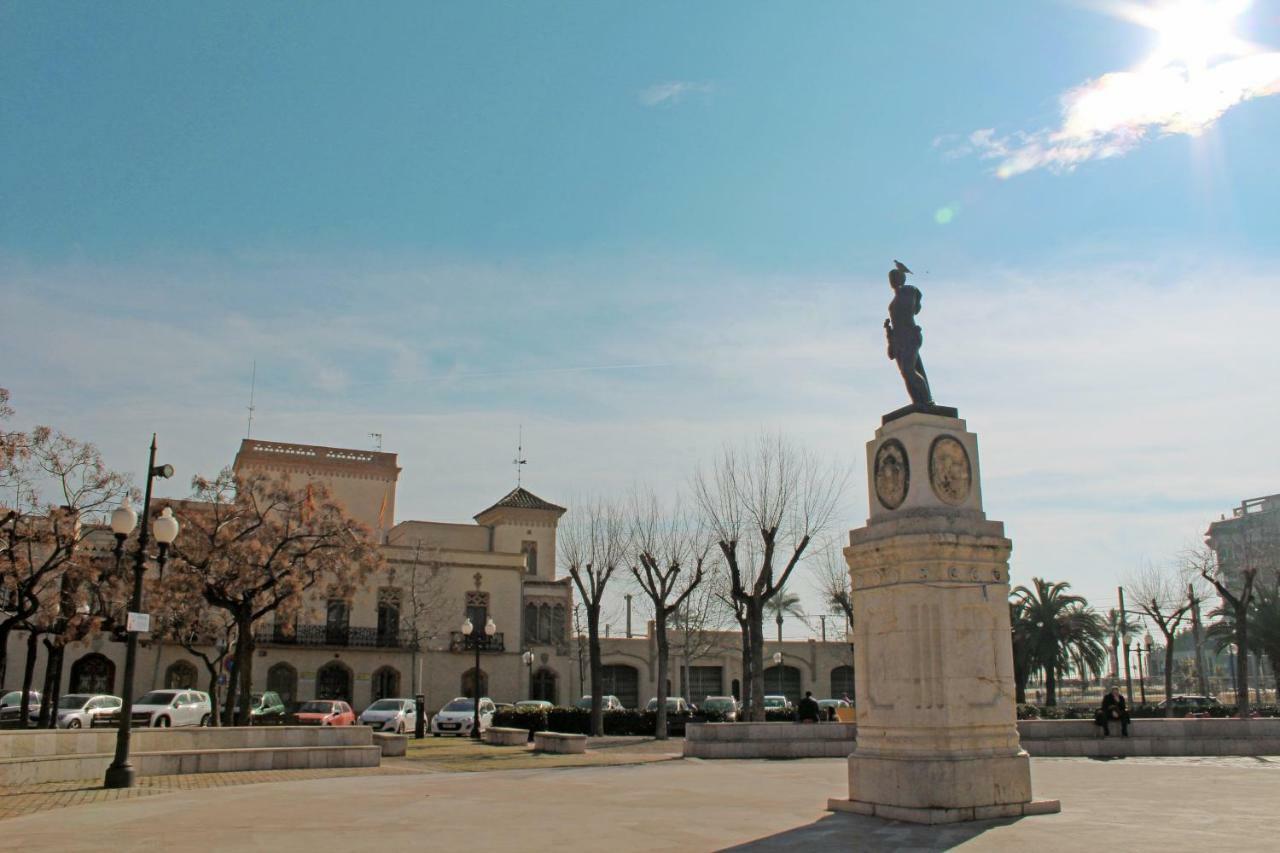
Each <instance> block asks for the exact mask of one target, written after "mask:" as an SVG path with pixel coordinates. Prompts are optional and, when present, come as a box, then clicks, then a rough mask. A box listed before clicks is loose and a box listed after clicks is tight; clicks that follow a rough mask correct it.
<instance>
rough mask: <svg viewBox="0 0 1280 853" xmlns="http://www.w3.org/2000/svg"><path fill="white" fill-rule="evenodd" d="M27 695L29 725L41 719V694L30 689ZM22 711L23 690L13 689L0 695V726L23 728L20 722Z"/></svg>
mask: <svg viewBox="0 0 1280 853" xmlns="http://www.w3.org/2000/svg"><path fill="white" fill-rule="evenodd" d="M27 696H28V701H27V725H28V726H34V725H35V724H36V723H37V722H38V721H39V719H40V694H39V693H38V692H37V691H35V690H30V691H28V692H27ZM21 713H22V691H21V690H11V691H9V692H7V693H5V694H4V695H2V696H0V728H11V729H12V728H22V726H20V725H19V723H18V717H19V715H20V714H21Z"/></svg>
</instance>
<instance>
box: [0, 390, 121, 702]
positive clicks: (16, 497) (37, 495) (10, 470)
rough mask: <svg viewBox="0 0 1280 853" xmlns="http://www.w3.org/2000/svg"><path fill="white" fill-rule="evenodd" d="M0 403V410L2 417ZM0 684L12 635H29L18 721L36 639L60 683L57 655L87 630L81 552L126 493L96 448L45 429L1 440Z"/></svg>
mask: <svg viewBox="0 0 1280 853" xmlns="http://www.w3.org/2000/svg"><path fill="white" fill-rule="evenodd" d="M6 400H7V395H4V397H3V399H2V400H0V409H7V406H6V405H4V401H6ZM0 444H3V445H4V449H3V450H0V482H2V483H3V484H4V486H5V489H4V493H3V496H2V498H0V499H2V500H3V501H4V503H0V682H2V681H3V680H4V678H5V662H6V660H7V657H8V643H9V637H10V635H11V633H12V632H13V631H14V630H15V629H18V628H26V629H27V630H28V632H29V633H28V638H27V663H26V666H25V667H24V673H23V687H22V690H23V694H22V695H23V698H22V707H21V710H20V712H19V713H20V714H22V717H21V719H26V714H27V713H28V711H29V708H28V701H27V694H28V692H29V691H30V690H31V681H32V678H33V677H34V668H35V656H36V654H37V653H38V650H39V646H38V641H37V639H36V637H38V636H39V635H41V634H53V635H56V641H54V640H51V642H52V643H53V645H51V646H50V649H51V651H53V652H54V657H55V660H54V661H53V663H54V665H55V668H56V669H57V670H58V675H59V676H60V675H61V669H60V667H61V657H60V654H61V649H62V648H63V646H65V642H66V641H67V640H68V639H75V638H78V636H80V635H81V634H82V632H83V631H84V630H86V628H87V623H86V620H84V619H81V618H79V614H78V613H77V610H78V606H77V603H76V602H77V601H78V597H79V596H80V594H81V592H80V591H81V590H82V588H83V586H84V585H85V584H86V583H87V582H88V581H89V579H90V576H89V573H88V570H87V564H88V562H89V561H88V560H87V558H84V557H83V555H82V554H81V553H80V552H81V547H82V545H83V544H84V543H85V541H86V540H87V539H88V538H89V537H90V536H92V535H93V534H94V532H95V530H96V529H97V528H98V527H100V526H101V524H102V522H103V520H104V519H105V516H106V514H107V513H108V512H109V511H110V510H111V509H112V508H114V507H115V506H116V505H117V504H118V503H119V502H120V501H121V500H123V499H124V497H125V496H126V495H128V494H129V493H130V488H129V480H128V478H127V477H126V476H125V475H123V474H119V473H116V472H114V471H111V470H109V469H108V468H107V467H106V465H105V464H104V463H103V461H102V456H101V454H99V452H98V450H97V448H96V447H94V446H93V445H92V444H89V443H86V442H82V441H79V440H77V439H74V438H72V437H70V436H68V435H65V434H63V433H61V432H57V431H55V430H52V429H49V428H48V427H37V428H36V429H34V430H33V431H32V432H31V433H30V434H25V433H22V434H19V433H11V432H6V433H4V434H3V436H2V437H0Z"/></svg>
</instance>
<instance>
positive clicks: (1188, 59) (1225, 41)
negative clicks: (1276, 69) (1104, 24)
mask: <svg viewBox="0 0 1280 853" xmlns="http://www.w3.org/2000/svg"><path fill="white" fill-rule="evenodd" d="M1250 5H1251V0H1164V2H1157V3H1146V4H1142V5H1138V4H1133V3H1125V4H1123V5H1120V6H1117V7H1114V8H1113V11H1114V12H1115V14H1117V15H1118V16H1119V17H1122V18H1125V19H1126V20H1129V21H1132V22H1133V23H1135V24H1139V25H1141V26H1143V27H1146V28H1147V29H1149V30H1151V31H1152V32H1154V33H1155V34H1156V48H1155V51H1154V52H1153V53H1152V54H1151V56H1149V57H1148V58H1147V60H1146V63H1145V65H1146V66H1147V67H1149V68H1150V67H1164V66H1167V65H1182V66H1184V67H1185V68H1186V69H1187V71H1188V72H1191V73H1194V72H1197V71H1201V70H1203V69H1204V68H1205V67H1206V66H1207V65H1208V64H1209V61H1210V60H1212V59H1214V58H1216V57H1220V56H1243V55H1245V54H1247V53H1251V52H1252V51H1253V50H1255V47H1254V46H1253V45H1252V44H1250V43H1249V42H1248V41H1246V40H1245V39H1243V38H1241V37H1240V36H1239V35H1238V34H1237V33H1236V21H1237V19H1239V18H1240V16H1241V15H1243V14H1244V13H1245V12H1247V11H1248V10H1249V6H1250Z"/></svg>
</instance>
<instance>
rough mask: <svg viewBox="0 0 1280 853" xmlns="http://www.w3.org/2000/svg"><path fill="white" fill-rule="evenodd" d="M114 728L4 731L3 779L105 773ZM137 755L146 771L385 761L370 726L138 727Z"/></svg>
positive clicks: (16, 781)
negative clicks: (374, 740) (375, 742)
mask: <svg viewBox="0 0 1280 853" xmlns="http://www.w3.org/2000/svg"><path fill="white" fill-rule="evenodd" d="M115 744H116V732H115V730H114V729H90V730H87V731H86V730H61V731H59V730H42V731H26V732H22V731H15V732H0V785H24V784H31V783H35V782H64V781H75V780H80V779H95V778H101V776H102V774H103V773H105V772H106V769H107V766H108V765H110V764H111V761H112V759H113V758H114V754H115ZM130 759H131V761H132V763H133V765H134V768H135V770H136V772H137V774H138V775H139V776H162V775H170V774H176V773H216V772H230V771H236V770H284V769H303V768H327V767H377V766H378V764H379V763H380V762H381V749H380V748H379V747H378V746H375V745H374V743H373V732H372V731H370V729H369V728H368V727H367V726H342V727H329V726H324V727H321V726H268V727H256V726H255V727H252V728H250V727H244V728H207V729H206V728H190V729H149V728H148V729H135V730H134V731H133V734H132V738H131V740H130Z"/></svg>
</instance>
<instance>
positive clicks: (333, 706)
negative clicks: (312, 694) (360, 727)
mask: <svg viewBox="0 0 1280 853" xmlns="http://www.w3.org/2000/svg"><path fill="white" fill-rule="evenodd" d="M294 717H295V718H296V720H297V723H298V725H300V726H354V725H355V724H356V714H355V711H352V710H351V706H350V705H348V704H347V703H346V702H342V701H340V700H337V699H315V700H312V701H311V702H303V703H302V704H301V705H300V706H299V707H298V712H297V713H296V714H295V715H294Z"/></svg>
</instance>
